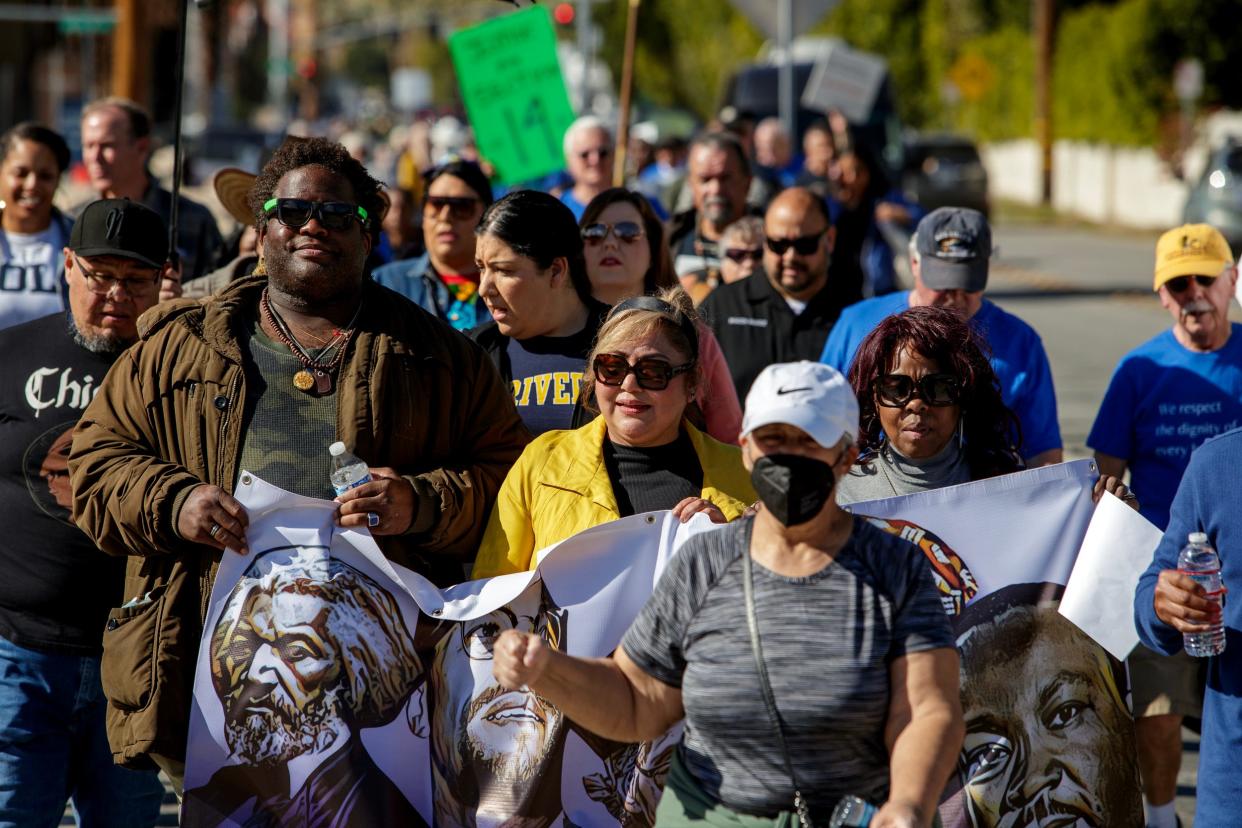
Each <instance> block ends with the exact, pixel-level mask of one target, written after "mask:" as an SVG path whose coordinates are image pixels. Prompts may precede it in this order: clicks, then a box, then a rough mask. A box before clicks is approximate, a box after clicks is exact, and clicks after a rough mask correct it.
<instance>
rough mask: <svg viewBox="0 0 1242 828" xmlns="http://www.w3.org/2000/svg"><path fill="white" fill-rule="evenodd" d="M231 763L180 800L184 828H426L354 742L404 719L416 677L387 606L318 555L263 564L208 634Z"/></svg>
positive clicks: (408, 641) (308, 551)
mask: <svg viewBox="0 0 1242 828" xmlns="http://www.w3.org/2000/svg"><path fill="white" fill-rule="evenodd" d="M211 678H212V683H213V685H214V686H215V689H216V692H217V694H218V695H219V697H220V701H221V704H222V705H223V707H224V722H225V738H226V740H227V742H228V746H229V749H230V750H231V751H232V757H231V763H230V764H228V765H226V766H224V767H223V768H221V769H220V770H219V771H217V772H216V773H215V774H214V775H213V776H212V778H211V780H210V781H209V782H208V783H207V784H206V785H204V786H203V787H201V788H197V789H194V790H190V791H187V792H186V802H185V809H184V811H183V821H182V824H183V825H198V824H203V825H207V824H211V825H215V824H219V821H220V819H222V818H224V817H227V816H230V815H234V814H236V812H237V810H238V808H240V807H242V806H243V805H244V804H245V803H246V802H247V801H248V800H251V799H253V803H254V804H253V805H252V809H251V813H250V815H249V817H248V821H246V823H245V824H246V825H252V824H253V825H268V824H276V825H284V824H299V825H313V824H319V820H322V819H324V818H325V817H331V818H332V824H333V825H340V826H347V825H348V826H372V825H414V826H417V825H425V824H426V823H425V821H424V820H423V819H422V818H421V817H420V816H419V815H418V813H417V811H415V809H414V808H413V806H412V805H411V804H410V802H409V801H408V800H407V799H406V797H405V795H404V794H402V793H401V791H400V790H399V789H398V788H397V786H396V785H395V784H394V783H393V782H392V780H390V779H389V778H388V777H387V776H386V775H385V774H384V773H383V771H381V770H380V769H379V767H378V766H377V765H376V764H375V762H374V760H372V759H371V757H370V756H369V755H368V754H367V752H366V749H365V748H364V747H363V745H362V741H361V739H360V738H359V735H358V731H359V730H360V729H362V728H369V727H381V726H383V725H385V724H388V723H389V722H391V721H392V720H393V719H394V718H395V717H396V716H397V715H399V714H400V713H401V711H402V710H403V709H404V708H405V704H406V702H407V701H408V699H409V697H410V694H411V693H412V692H413V690H414V689H415V687H416V686H417V685H418V683H419V680H420V678H421V663H420V661H419V659H418V656H417V654H416V653H415V651H414V640H413V637H412V636H411V635H410V633H409V631H408V630H407V629H406V627H405V623H404V621H403V620H402V617H401V613H400V611H399V609H398V607H397V604H396V602H395V601H394V600H393V598H392V596H391V595H390V594H389V593H388V592H387V591H385V590H384V589H383V588H382V587H380V585H379V584H377V583H376V582H375V581H374V580H373V579H372V578H370V577H369V576H367V575H365V574H364V573H362V572H360V571H359V570H357V569H355V568H354V567H352V566H349V565H348V564H345V563H342V562H341V561H339V560H336V559H333V558H331V557H329V555H328V551H327V550H326V549H323V548H299V549H297V550H295V551H292V552H291V551H289V550H278V551H272V552H269V553H266V554H264V555H262V556H260V557H259V558H258V559H257V560H256V561H255V562H254V563H253V564H251V566H250V568H249V569H248V570H247V572H246V574H245V576H243V578H242V579H241V581H240V582H239V583H238V585H237V586H236V587H234V589H233V591H232V593H231V594H230V596H229V599H228V603H227V604H226V606H225V609H224V611H223V613H222V614H221V616H220V621H219V622H218V623H217V625H216V629H215V631H214V633H213V635H212V646H211Z"/></svg>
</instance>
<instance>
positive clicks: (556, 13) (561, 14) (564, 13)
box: [552, 3, 574, 26]
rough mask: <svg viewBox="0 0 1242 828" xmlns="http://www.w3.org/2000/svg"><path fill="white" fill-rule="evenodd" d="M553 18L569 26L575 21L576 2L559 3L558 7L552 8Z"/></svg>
mask: <svg viewBox="0 0 1242 828" xmlns="http://www.w3.org/2000/svg"><path fill="white" fill-rule="evenodd" d="M552 19H553V20H555V21H556V22H557V23H560V24H561V25H562V26H568V25H569V24H570V23H573V22H574V4H573V3H557V4H556V8H555V9H553V10H552Z"/></svg>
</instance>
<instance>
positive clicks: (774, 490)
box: [750, 454, 837, 526]
mask: <svg viewBox="0 0 1242 828" xmlns="http://www.w3.org/2000/svg"><path fill="white" fill-rule="evenodd" d="M750 482H751V484H752V485H754V487H755V491H756V492H757V493H758V495H759V499H760V500H761V501H763V505H764V506H766V507H767V508H768V511H769V512H771V513H772V516H773V517H774V518H776V519H777V520H779V521H780V522H781V523H782V524H783V525H785V526H797V525H799V524H802V523H806V522H807V521H808V520H810V519H811V518H813V517H815V516H816V515H818V514H819V510H820V509H822V508H824V504H825V503H826V502H828V497H829V495H831V494H832V487H833V486H834V485H835V484H836V482H837V481H836V476H835V475H834V474H833V473H832V466H830V465H828V464H827V463H825V462H823V461H822V460H816V459H814V458H813V457H803V456H802V455H800V454H765V455H764V456H763V457H760V458H759V459H758V460H756V461H755V467H754V468H753V469H752V470H751V472H750Z"/></svg>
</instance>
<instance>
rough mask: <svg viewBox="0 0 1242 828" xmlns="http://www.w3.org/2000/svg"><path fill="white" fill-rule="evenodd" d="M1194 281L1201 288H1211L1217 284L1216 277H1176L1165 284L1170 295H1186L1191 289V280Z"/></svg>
mask: <svg viewBox="0 0 1242 828" xmlns="http://www.w3.org/2000/svg"><path fill="white" fill-rule="evenodd" d="M1192 278H1193V279H1194V280H1195V281H1196V282H1198V283H1199V285H1200V286H1201V287H1205V288H1210V287H1211V286H1212V285H1214V284H1216V279H1217V278H1218V277H1216V276H1175V277H1173V278H1172V279H1170V280H1169V281H1167V282H1165V283H1164V286H1165V287H1167V288H1168V289H1169V293H1185V292H1186V291H1187V290H1189V289H1190V280H1191V279H1192Z"/></svg>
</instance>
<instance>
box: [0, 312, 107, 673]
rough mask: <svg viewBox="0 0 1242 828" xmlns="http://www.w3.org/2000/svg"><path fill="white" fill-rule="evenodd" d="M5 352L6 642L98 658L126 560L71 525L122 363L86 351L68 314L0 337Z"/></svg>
mask: <svg viewBox="0 0 1242 828" xmlns="http://www.w3.org/2000/svg"><path fill="white" fill-rule="evenodd" d="M0 353H3V354H4V360H3V362H2V363H0V511H2V512H3V514H4V515H5V531H4V532H0V572H2V573H3V575H2V576H0V636H3V637H4V638H6V639H8V640H9V641H11V642H13V643H14V644H17V645H18V646H19V647H26V648H28V649H34V650H44V651H51V652H61V653H67V654H77V655H96V654H98V653H99V652H100V644H101V641H102V639H103V630H104V624H105V623H106V621H107V617H108V610H109V609H110V608H112V607H114V606H118V605H119V604H121V603H123V602H124V600H125V599H124V598H123V597H122V596H121V591H122V587H123V580H124V575H125V560H124V559H123V558H115V557H111V556H109V555H106V554H104V553H103V552H101V551H99V549H98V548H96V546H95V545H94V544H93V543H91V541H90V540H89V539H88V538H87V536H86V535H85V534H83V533H82V531H81V530H80V529H78V527H77V526H76V525H74V523H73V521H72V520H70V517H69V505H70V489H69V471H68V458H69V448H70V444H71V442H72V437H73V427H74V426H75V425H76V424H77V421H78V419H79V418H80V417H81V416H82V411H83V410H84V409H85V408H86V406H87V405H88V404H89V403H90V401H91V400H92V399H94V397H95V394H96V393H97V391H98V390H99V386H100V384H101V383H102V382H103V380H104V376H105V375H106V374H107V373H108V369H109V368H110V367H111V366H112V363H113V362H114V361H115V360H116V355H115V354H95V353H91V352H90V351H88V350H86V349H85V348H83V347H82V346H81V345H78V344H77V343H76V342H75V341H74V340H73V335H72V333H71V330H70V327H69V317H68V315H67V314H65V313H55V314H52V315H50V316H45V317H42V318H40V319H36V320H34V321H32V322H27V323H24V324H22V325H17V326H15V327H12V328H7V329H5V330H3V331H0Z"/></svg>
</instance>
